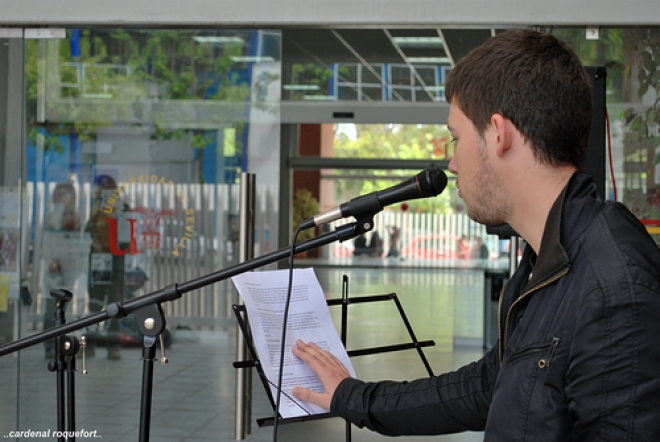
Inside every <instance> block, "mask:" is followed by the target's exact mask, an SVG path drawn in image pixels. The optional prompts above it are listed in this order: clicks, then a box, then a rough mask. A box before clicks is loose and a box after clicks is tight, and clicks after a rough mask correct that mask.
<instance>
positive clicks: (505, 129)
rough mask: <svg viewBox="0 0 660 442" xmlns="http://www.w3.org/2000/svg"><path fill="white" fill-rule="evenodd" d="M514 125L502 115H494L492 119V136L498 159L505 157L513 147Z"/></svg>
mask: <svg viewBox="0 0 660 442" xmlns="http://www.w3.org/2000/svg"><path fill="white" fill-rule="evenodd" d="M511 126H512V123H511V121H509V120H508V119H507V118H504V117H503V116H502V115H501V114H493V116H492V117H490V130H491V133H490V136H491V141H492V142H493V144H494V146H495V154H496V155H497V156H498V157H501V156H503V155H504V154H506V152H507V151H508V150H509V148H510V147H511V141H512V133H511V129H512V127H511Z"/></svg>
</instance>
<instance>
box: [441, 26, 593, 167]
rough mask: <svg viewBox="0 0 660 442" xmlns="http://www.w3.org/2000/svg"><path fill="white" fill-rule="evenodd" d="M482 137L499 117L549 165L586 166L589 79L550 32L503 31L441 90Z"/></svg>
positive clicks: (476, 51)
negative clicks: (521, 135)
mask: <svg viewBox="0 0 660 442" xmlns="http://www.w3.org/2000/svg"><path fill="white" fill-rule="evenodd" d="M445 96H446V97H447V100H448V101H449V102H452V101H453V102H455V104H457V105H458V107H460V109H461V111H463V113H464V114H465V115H466V116H467V117H468V118H469V119H470V120H471V121H472V123H473V124H474V125H475V126H476V128H477V130H478V131H479V133H480V134H483V131H484V130H485V129H486V126H487V125H488V124H489V123H490V118H491V116H492V115H493V114H495V113H499V114H501V115H502V116H503V117H505V118H507V119H509V120H511V122H512V123H513V124H514V125H515V126H516V127H517V128H518V130H519V131H520V132H521V133H522V134H523V135H524V136H525V137H526V138H527V139H528V140H529V141H530V142H531V144H532V146H533V149H534V150H535V155H536V157H537V158H538V159H539V160H541V161H543V162H545V163H547V164H551V165H566V164H570V165H574V166H576V167H577V168H579V169H582V168H583V166H584V162H585V157H586V151H587V145H588V142H589V132H590V128H591V119H592V115H593V96H592V90H591V80H590V79H589V76H588V74H587V72H586V70H585V68H584V66H583V65H582V62H581V61H580V59H579V58H578V56H577V54H575V52H574V51H573V50H572V49H571V48H570V47H568V46H567V45H566V44H565V43H564V42H562V41H560V40H559V39H557V38H556V37H554V36H552V35H551V34H548V33H542V32H536V31H532V30H514V31H506V32H503V33H501V34H498V35H496V36H494V37H491V38H490V39H488V40H487V41H486V42H485V43H484V44H483V45H481V46H479V47H478V48H476V49H473V50H472V51H471V52H470V53H469V54H468V55H466V56H465V57H464V58H463V59H462V60H460V61H459V62H458V63H457V64H456V66H455V67H454V68H453V69H452V71H451V73H450V75H449V79H448V81H447V84H446V87H445Z"/></svg>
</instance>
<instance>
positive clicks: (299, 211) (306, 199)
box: [291, 189, 321, 242]
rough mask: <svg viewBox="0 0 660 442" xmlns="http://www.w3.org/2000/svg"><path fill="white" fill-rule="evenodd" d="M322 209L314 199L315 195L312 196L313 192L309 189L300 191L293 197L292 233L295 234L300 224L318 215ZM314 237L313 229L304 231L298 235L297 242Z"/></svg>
mask: <svg viewBox="0 0 660 442" xmlns="http://www.w3.org/2000/svg"><path fill="white" fill-rule="evenodd" d="M320 207H321V205H320V204H319V201H318V200H317V199H316V198H315V197H314V195H312V192H310V191H309V190H308V189H298V190H297V191H296V194H295V196H294V197H293V207H292V215H293V222H292V224H291V226H292V233H295V231H296V229H297V228H298V226H299V225H300V223H302V222H303V221H305V220H306V219H308V218H311V217H313V216H314V215H316V214H318V213H319V211H320ZM314 235H315V233H314V230H313V229H307V230H303V231H302V232H300V233H299V234H298V238H297V242H300V241H305V240H308V239H311V238H313V237H314Z"/></svg>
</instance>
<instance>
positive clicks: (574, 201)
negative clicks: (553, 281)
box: [522, 171, 596, 290]
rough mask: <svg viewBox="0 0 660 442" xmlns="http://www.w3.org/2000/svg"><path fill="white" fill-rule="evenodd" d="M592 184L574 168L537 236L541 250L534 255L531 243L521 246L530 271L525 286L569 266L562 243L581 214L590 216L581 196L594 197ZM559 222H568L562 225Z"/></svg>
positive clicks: (570, 237)
mask: <svg viewBox="0 0 660 442" xmlns="http://www.w3.org/2000/svg"><path fill="white" fill-rule="evenodd" d="M595 192H596V185H595V184H594V182H593V181H592V180H591V178H590V177H589V176H587V175H586V174H584V173H582V172H579V171H578V172H575V173H574V174H573V175H572V176H571V179H570V180H569V181H568V183H567V184H566V187H564V189H563V190H562V192H561V193H560V194H559V196H558V197H557V200H556V201H555V202H554V204H553V205H552V208H551V209H550V212H549V213H548V219H547V221H546V224H545V229H544V231H543V238H542V239H541V254H540V255H538V256H537V255H536V253H535V252H534V251H533V250H532V248H531V247H529V246H528V247H526V248H525V253H524V254H523V258H522V262H523V263H526V265H527V266H528V267H529V270H530V271H532V269H533V271H532V273H531V277H530V278H529V281H528V282H527V284H526V287H525V290H527V289H531V288H533V287H536V286H538V285H540V284H543V283H544V282H546V281H547V280H548V279H550V278H552V277H554V276H555V275H557V274H559V273H561V272H565V271H567V270H568V269H569V268H570V259H569V256H568V253H567V252H566V248H565V246H568V245H569V244H571V243H572V242H573V241H574V240H575V239H576V238H577V236H578V235H580V233H581V231H580V229H578V228H577V223H578V221H579V220H580V219H582V220H584V219H583V217H588V218H590V217H592V216H593V214H592V213H591V214H590V213H589V212H590V210H589V209H588V208H586V207H585V205H584V202H585V198H587V199H591V198H594V197H595ZM563 226H571V228H568V229H562V227H563Z"/></svg>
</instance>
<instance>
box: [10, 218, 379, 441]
mask: <svg viewBox="0 0 660 442" xmlns="http://www.w3.org/2000/svg"><path fill="white" fill-rule="evenodd" d="M374 214H375V213H367V214H364V215H360V216H356V219H357V221H356V222H354V223H349V224H345V225H343V226H339V227H337V228H336V229H335V230H334V231H333V232H327V233H325V234H322V235H319V236H317V237H314V238H311V239H309V240H307V241H303V242H301V243H300V244H295V245H294V246H293V248H294V253H295V254H298V253H302V252H306V251H309V250H312V249H316V248H319V247H322V246H324V245H327V244H330V243H332V242H335V241H339V242H343V241H346V240H350V239H353V238H355V237H357V236H359V235H361V234H363V233H365V232H368V231H369V230H371V229H372V228H373V225H374V223H373V216H374ZM290 254H291V249H290V247H286V248H283V249H280V250H277V251H274V252H271V253H268V254H266V255H263V256H261V257H257V258H254V259H252V260H249V261H244V262H242V263H239V264H236V265H234V266H231V267H228V268H226V269H223V270H219V271H217V272H214V273H210V274H208V275H204V276H200V277H198V278H195V279H192V280H190V281H187V282H184V283H181V284H177V283H173V284H170V285H168V286H166V287H165V288H163V289H160V290H157V291H155V292H151V293H148V294H145V295H142V296H138V297H135V298H132V299H129V300H127V301H122V302H114V303H112V304H110V305H108V307H107V308H106V309H105V310H102V311H100V312H97V313H95V314H92V315H89V316H86V317H84V318H80V319H78V320H75V321H72V322H68V323H62V324H61V325H57V326H55V327H53V328H50V329H48V330H45V331H42V332H40V333H37V334H34V335H32V336H28V337H26V338H23V339H19V340H17V341H14V342H10V343H8V344H5V345H2V346H0V357H2V356H5V355H8V354H10V353H13V352H16V351H19V350H22V349H24V348H27V347H31V346H33V345H36V344H39V343H41V342H44V341H46V340H49V339H53V338H56V337H58V336H62V335H65V334H66V333H69V332H72V331H75V330H80V329H82V328H85V327H88V326H90V325H94V324H98V323H100V322H103V321H105V320H107V319H111V318H123V317H125V316H127V315H129V314H131V313H132V314H133V315H134V317H135V319H136V322H137V324H138V328H139V329H140V332H141V333H142V334H143V335H144V336H145V341H144V351H143V355H144V358H143V372H142V406H141V408H140V442H147V441H148V440H149V428H150V420H151V403H152V401H151V398H152V391H153V360H154V357H155V351H156V350H155V341H156V337H157V336H158V335H160V334H161V333H162V332H163V331H164V330H165V315H164V313H163V309H162V307H161V305H160V304H161V303H162V302H165V301H175V300H177V299H179V298H181V296H182V295H183V294H184V293H187V292H190V291H192V290H196V289H199V288H202V287H205V286H208V285H211V284H214V283H216V282H219V281H223V280H225V279H227V278H231V277H232V276H236V275H238V274H241V273H244V272H247V271H250V270H254V269H256V268H258V267H261V266H264V265H267V264H272V263H274V262H277V261H281V260H283V259H286V258H288V257H289V256H290ZM72 422H73V421H72ZM71 430H72V431H73V428H71Z"/></svg>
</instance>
